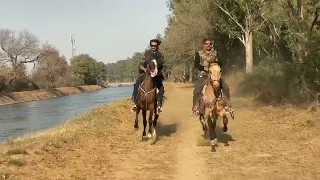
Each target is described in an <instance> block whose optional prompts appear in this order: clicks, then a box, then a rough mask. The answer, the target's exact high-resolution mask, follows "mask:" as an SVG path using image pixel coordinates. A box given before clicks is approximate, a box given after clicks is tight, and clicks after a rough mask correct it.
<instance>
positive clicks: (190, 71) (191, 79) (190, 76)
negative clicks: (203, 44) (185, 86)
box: [189, 64, 193, 83]
mask: <svg viewBox="0 0 320 180" xmlns="http://www.w3.org/2000/svg"><path fill="white" fill-rule="evenodd" d="M192 70H193V66H191V64H190V66H189V82H190V83H192V81H193V71H192Z"/></svg>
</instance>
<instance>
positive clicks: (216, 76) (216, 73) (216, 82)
mask: <svg viewBox="0 0 320 180" xmlns="http://www.w3.org/2000/svg"><path fill="white" fill-rule="evenodd" d="M208 71H209V81H210V83H211V84H212V86H213V88H214V89H216V90H217V89H218V88H220V78H221V68H220V66H219V65H218V64H217V63H212V64H210V66H209V69H208Z"/></svg>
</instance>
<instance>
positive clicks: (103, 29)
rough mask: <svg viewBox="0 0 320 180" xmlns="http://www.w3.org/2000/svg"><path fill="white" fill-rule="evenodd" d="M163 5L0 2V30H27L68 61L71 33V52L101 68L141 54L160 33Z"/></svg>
mask: <svg viewBox="0 0 320 180" xmlns="http://www.w3.org/2000/svg"><path fill="white" fill-rule="evenodd" d="M166 1H167V0H54V1H52V0H50V1H49V0H10V1H2V2H1V5H0V12H1V14H2V17H1V20H0V22H1V23H0V28H9V29H11V30H14V31H20V30H24V29H28V30H29V31H30V32H31V33H33V34H35V35H37V36H38V38H39V39H40V42H41V43H45V42H48V43H50V44H52V45H54V46H55V47H56V48H57V49H59V51H60V53H61V54H62V55H64V56H65V57H66V58H67V60H68V62H69V59H70V58H71V54H72V53H71V52H72V51H71V40H70V35H71V34H73V35H74V37H75V43H76V48H77V49H76V53H77V54H80V53H87V54H90V56H92V57H93V58H95V59H96V60H97V61H102V62H104V63H110V62H116V61H117V60H122V59H126V58H127V57H131V56H132V55H133V53H135V52H141V51H143V50H144V49H145V48H146V47H147V46H148V44H149V40H150V39H151V38H155V37H156V35H157V34H158V33H160V34H162V35H163V33H164V29H165V27H166V26H167V15H169V10H168V8H167V4H166Z"/></svg>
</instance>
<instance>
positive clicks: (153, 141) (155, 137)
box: [151, 129, 157, 144]
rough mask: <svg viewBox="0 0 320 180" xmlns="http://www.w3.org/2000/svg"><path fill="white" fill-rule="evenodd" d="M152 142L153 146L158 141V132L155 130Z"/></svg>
mask: <svg viewBox="0 0 320 180" xmlns="http://www.w3.org/2000/svg"><path fill="white" fill-rule="evenodd" d="M151 138H152V141H151V144H155V143H156V141H157V132H156V130H155V129H153V132H152V135H151Z"/></svg>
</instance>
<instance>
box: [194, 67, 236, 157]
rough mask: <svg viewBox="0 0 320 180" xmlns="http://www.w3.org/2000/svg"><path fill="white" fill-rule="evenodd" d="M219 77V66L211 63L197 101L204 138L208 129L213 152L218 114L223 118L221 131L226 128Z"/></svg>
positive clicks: (226, 119)
mask: <svg viewBox="0 0 320 180" xmlns="http://www.w3.org/2000/svg"><path fill="white" fill-rule="evenodd" d="M220 77H221V68H220V66H219V65H218V64H216V63H213V64H211V65H210V67H209V76H208V81H207V83H206V85H205V86H204V88H203V89H202V92H201V96H200V102H199V106H200V107H199V110H200V116H199V120H200V122H201V125H202V129H203V132H204V138H206V136H207V131H208V130H209V136H210V140H211V151H213V152H214V151H216V149H215V146H216V145H217V134H216V131H215V129H216V123H217V120H218V117H219V116H220V117H221V118H222V119H223V131H224V132H227V130H228V127H227V125H228V118H227V116H226V110H225V107H226V105H227V103H226V102H225V101H224V99H223V98H222V91H221V85H220V84H221V82H220ZM232 118H233V115H232ZM208 128H209V129H208Z"/></svg>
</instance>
